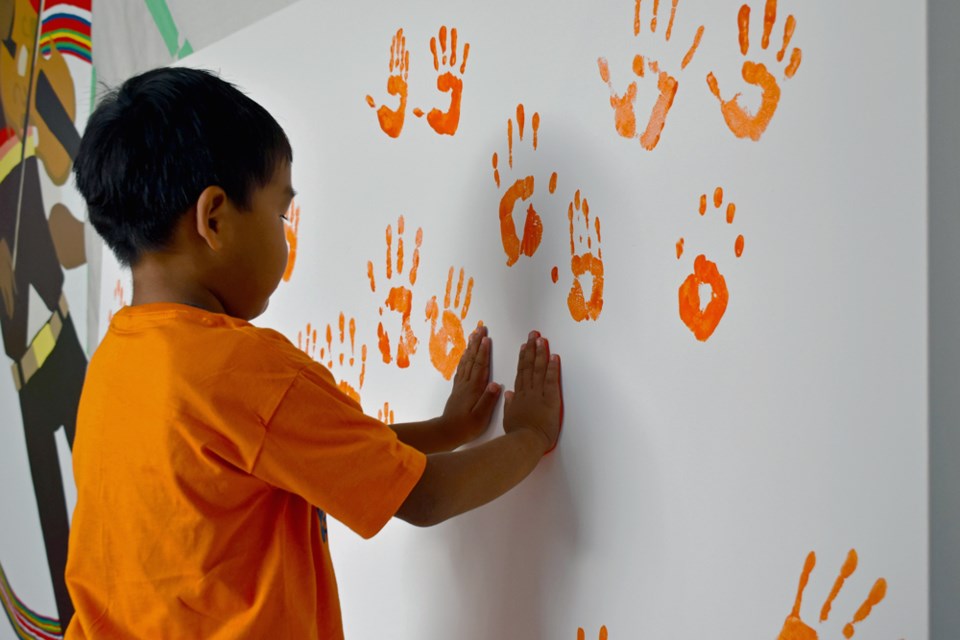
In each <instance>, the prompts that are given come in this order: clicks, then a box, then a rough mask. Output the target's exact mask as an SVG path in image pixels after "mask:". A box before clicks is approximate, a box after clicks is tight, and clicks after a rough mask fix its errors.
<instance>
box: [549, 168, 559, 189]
mask: <svg viewBox="0 0 960 640" xmlns="http://www.w3.org/2000/svg"><path fill="white" fill-rule="evenodd" d="M549 189H550V193H553V192H555V191H556V190H557V172H556V171H554V172H553V173H552V174H550V185H549Z"/></svg>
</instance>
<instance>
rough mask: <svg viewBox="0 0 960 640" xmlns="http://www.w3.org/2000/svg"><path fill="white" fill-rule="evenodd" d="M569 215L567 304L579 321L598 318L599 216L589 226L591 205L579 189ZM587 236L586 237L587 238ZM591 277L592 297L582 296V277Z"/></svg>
mask: <svg viewBox="0 0 960 640" xmlns="http://www.w3.org/2000/svg"><path fill="white" fill-rule="evenodd" d="M567 217H568V218H569V219H570V271H571V272H572V273H573V284H572V285H571V286H570V293H569V295H567V307H568V308H569V309H570V316H571V317H572V318H573V319H574V320H576V321H577V322H582V321H584V320H596V319H597V318H599V317H600V312H601V311H602V310H603V251H602V250H601V249H600V218H594V219H593V228H591V227H590V204H589V203H588V202H587V199H586V198H582V199H581V198H580V190H579V189H578V190H577V192H576V194H574V196H573V201H572V202H571V203H570V206H569V207H568V208H567ZM574 218H576V219H577V221H578V222H580V223H581V224H580V225H577V226H580V227H581V229H580V231H579V232H577V229H576V227H575V225H574ZM594 233H596V238H597V246H596V255H594V247H593V234H594ZM584 236H586V240H584ZM587 276H589V277H590V279H591V280H592V282H591V284H590V298H589V299H585V298H584V296H583V284H582V283H581V280H582V279H583V278H584V277H587Z"/></svg>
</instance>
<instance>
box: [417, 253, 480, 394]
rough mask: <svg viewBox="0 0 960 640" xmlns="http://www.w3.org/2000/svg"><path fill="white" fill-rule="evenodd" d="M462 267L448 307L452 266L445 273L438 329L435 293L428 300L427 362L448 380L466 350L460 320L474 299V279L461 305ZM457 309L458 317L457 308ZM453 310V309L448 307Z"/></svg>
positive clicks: (462, 319) (467, 311)
mask: <svg viewBox="0 0 960 640" xmlns="http://www.w3.org/2000/svg"><path fill="white" fill-rule="evenodd" d="M463 277H464V273H463V269H460V279H459V280H458V281H457V293H456V296H455V298H454V300H453V307H452V308H451V306H450V291H451V289H452V288H453V267H450V273H449V274H447V291H446V294H445V295H444V297H443V317H442V319H441V320H440V329H439V331H438V330H437V319H438V317H439V316H440V308H439V305H438V304H437V296H433V297H432V298H430V301H429V302H427V320H429V321H430V361H431V362H433V366H434V367H436V369H437V371H439V372H440V373H441V374H442V375H443V377H444V378H446V379H447V380H449V379H451V378H452V377H453V374H454V372H456V370H457V365H458V364H459V363H460V357H461V356H462V355H463V352H464V351H465V350H466V349H467V339H466V337H465V336H464V334H463V321H464V320H466V318H467V314H468V313H469V312H470V301H471V299H472V298H473V278H470V279H469V280H468V281H467V291H466V294H464V296H463V306H462V307H461V306H460V295H461V294H462V293H463ZM458 308H459V309H460V314H459V317H458V315H457V309H458ZM451 309H452V310H451Z"/></svg>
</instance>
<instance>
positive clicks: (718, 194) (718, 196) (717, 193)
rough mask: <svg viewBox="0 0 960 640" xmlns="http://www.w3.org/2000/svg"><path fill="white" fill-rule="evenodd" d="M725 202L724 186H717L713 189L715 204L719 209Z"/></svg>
mask: <svg viewBox="0 0 960 640" xmlns="http://www.w3.org/2000/svg"><path fill="white" fill-rule="evenodd" d="M722 204H723V187H717V188H716V189H715V190H714V191H713V206H714V207H716V208H717V209H719V208H720V205H722Z"/></svg>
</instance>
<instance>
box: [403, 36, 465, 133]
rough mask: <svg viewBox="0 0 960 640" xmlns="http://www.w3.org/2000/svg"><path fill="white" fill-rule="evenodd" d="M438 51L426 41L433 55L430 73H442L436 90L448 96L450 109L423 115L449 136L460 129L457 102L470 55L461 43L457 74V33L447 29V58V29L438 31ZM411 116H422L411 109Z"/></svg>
mask: <svg viewBox="0 0 960 640" xmlns="http://www.w3.org/2000/svg"><path fill="white" fill-rule="evenodd" d="M439 40H440V51H439V52H438V51H437V38H430V51H431V53H433V69H434V71H436V72H438V73H439V72H440V67H441V66H442V67H444V69H445V70H444V72H443V73H441V74H440V75H438V76H437V89H439V90H440V92H441V93H449V94H450V106H449V107H448V108H447V110H446V111H441V110H440V109H436V108H434V109H431V110H430V113H428V114H427V122H428V123H430V126H431V127H433V130H434V131H436V132H437V133H439V134H446V135H448V136H452V135H453V134H455V133H456V132H457V127H458V126H460V101H461V98H462V96H463V73H464V71H466V69H467V56H468V55H469V54H470V43H469V42H467V43H464V45H463V54H462V55H461V56H460V71H459V74H458V72H457V30H456V28H453V29H450V55H449V57H448V56H447V28H446V27H445V26H443V27H440V38H439ZM413 115H415V116H417V117H418V118H420V117H422V116H423V110H422V109H414V110H413Z"/></svg>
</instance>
